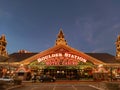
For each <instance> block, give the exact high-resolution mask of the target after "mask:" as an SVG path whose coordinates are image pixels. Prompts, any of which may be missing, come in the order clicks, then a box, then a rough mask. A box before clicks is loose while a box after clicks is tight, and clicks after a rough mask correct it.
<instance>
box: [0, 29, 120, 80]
mask: <svg viewBox="0 0 120 90" xmlns="http://www.w3.org/2000/svg"><path fill="white" fill-rule="evenodd" d="M6 45H7V41H6V39H5V36H4V35H3V36H1V38H0V77H2V76H3V75H11V76H13V75H17V76H19V77H21V78H22V79H23V80H30V79H31V75H33V74H36V75H37V76H40V75H41V74H45V75H50V76H55V77H56V79H79V80H81V79H94V80H108V79H109V78H111V77H112V78H114V77H115V76H117V75H120V36H118V37H117V40H116V56H113V55H111V54H109V53H85V52H82V51H79V50H77V49H75V48H72V47H71V46H69V45H68V43H67V41H66V40H65V36H64V33H63V31H62V29H60V31H59V33H58V35H57V39H56V41H55V45H54V46H53V47H51V48H48V49H47V50H44V51H41V52H38V53H33V52H28V51H26V50H20V51H19V52H17V53H12V54H7V51H6Z"/></svg>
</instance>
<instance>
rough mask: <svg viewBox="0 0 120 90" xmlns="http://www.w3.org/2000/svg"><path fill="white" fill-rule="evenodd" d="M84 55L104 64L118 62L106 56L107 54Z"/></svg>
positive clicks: (109, 55)
mask: <svg viewBox="0 0 120 90" xmlns="http://www.w3.org/2000/svg"><path fill="white" fill-rule="evenodd" d="M86 54H87V55H90V56H92V57H94V58H96V59H99V60H101V61H102V62H105V63H117V62H118V61H117V60H116V58H115V56H113V55H111V54H108V53H86Z"/></svg>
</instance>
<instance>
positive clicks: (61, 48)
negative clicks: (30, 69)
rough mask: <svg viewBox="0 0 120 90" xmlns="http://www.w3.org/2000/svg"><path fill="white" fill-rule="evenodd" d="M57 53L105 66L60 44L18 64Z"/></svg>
mask: <svg viewBox="0 0 120 90" xmlns="http://www.w3.org/2000/svg"><path fill="white" fill-rule="evenodd" d="M57 52H69V53H73V54H75V55H78V56H81V57H83V58H85V59H86V60H88V61H90V62H92V63H94V64H97V65H98V64H105V63H104V62H102V61H100V60H98V59H95V58H94V57H91V56H89V55H87V54H85V53H83V52H81V51H78V50H76V49H74V48H72V47H70V46H68V45H62V44H60V45H55V46H53V47H52V48H49V49H47V50H45V51H42V52H40V53H38V54H36V55H34V56H32V57H29V58H27V59H24V60H23V61H21V62H20V63H21V64H23V63H24V64H29V63H30V62H33V61H34V60H37V59H38V58H40V57H43V56H45V55H48V54H51V53H57Z"/></svg>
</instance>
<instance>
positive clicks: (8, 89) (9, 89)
mask: <svg viewBox="0 0 120 90" xmlns="http://www.w3.org/2000/svg"><path fill="white" fill-rule="evenodd" d="M22 86H23V85H17V86H13V87H10V88H7V89H6V90H11V89H14V88H19V87H22Z"/></svg>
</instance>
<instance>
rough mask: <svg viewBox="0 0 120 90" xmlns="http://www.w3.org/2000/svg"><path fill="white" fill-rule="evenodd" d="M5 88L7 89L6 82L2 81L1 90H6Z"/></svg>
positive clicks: (0, 83)
mask: <svg viewBox="0 0 120 90" xmlns="http://www.w3.org/2000/svg"><path fill="white" fill-rule="evenodd" d="M5 87H6V82H5V81H2V80H0V90H5Z"/></svg>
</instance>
